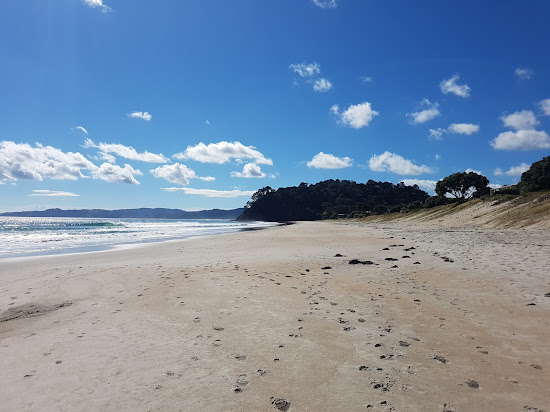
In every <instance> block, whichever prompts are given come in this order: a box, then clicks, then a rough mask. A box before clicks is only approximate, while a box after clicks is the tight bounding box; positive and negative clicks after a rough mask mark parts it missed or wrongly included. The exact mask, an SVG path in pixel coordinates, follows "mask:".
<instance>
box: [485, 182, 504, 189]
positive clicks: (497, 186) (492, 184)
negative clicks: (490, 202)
mask: <svg viewBox="0 0 550 412" xmlns="http://www.w3.org/2000/svg"><path fill="white" fill-rule="evenodd" d="M487 186H488V187H490V188H491V189H500V188H501V187H502V185H499V184H498V183H489V184H488V185H487Z"/></svg>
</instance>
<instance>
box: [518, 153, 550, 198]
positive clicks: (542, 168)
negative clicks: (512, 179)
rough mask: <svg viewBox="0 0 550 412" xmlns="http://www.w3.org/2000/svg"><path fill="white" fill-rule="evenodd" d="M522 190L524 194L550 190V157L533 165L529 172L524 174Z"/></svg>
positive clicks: (521, 183)
mask: <svg viewBox="0 0 550 412" xmlns="http://www.w3.org/2000/svg"><path fill="white" fill-rule="evenodd" d="M520 188H521V191H522V192H534V191H537V190H547V189H550V156H546V157H545V158H543V159H542V160H539V161H538V162H535V163H533V164H532V165H531V167H530V168H529V170H527V171H526V172H523V174H522V175H521V181H520Z"/></svg>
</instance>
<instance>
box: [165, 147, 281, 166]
mask: <svg viewBox="0 0 550 412" xmlns="http://www.w3.org/2000/svg"><path fill="white" fill-rule="evenodd" d="M174 157H175V158H176V159H180V160H182V159H192V160H196V161H197V162H201V163H216V164H223V163H227V162H229V161H231V159H236V160H237V161H242V159H252V160H253V161H254V163H257V164H265V165H273V161H272V160H271V159H266V158H265V157H264V155H263V154H261V153H260V152H259V151H258V150H256V148H255V147H254V146H244V145H243V144H242V143H240V142H225V141H223V142H219V143H210V144H208V145H205V144H204V143H202V142H201V143H199V144H198V145H196V146H188V147H187V149H186V150H185V152H183V153H176V154H175V155H174Z"/></svg>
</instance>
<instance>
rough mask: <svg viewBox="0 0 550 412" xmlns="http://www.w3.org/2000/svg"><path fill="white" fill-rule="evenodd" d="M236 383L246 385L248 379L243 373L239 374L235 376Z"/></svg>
mask: <svg viewBox="0 0 550 412" xmlns="http://www.w3.org/2000/svg"><path fill="white" fill-rule="evenodd" d="M237 385H238V386H246V385H248V379H247V378H246V375H245V374H243V375H239V377H238V378H237Z"/></svg>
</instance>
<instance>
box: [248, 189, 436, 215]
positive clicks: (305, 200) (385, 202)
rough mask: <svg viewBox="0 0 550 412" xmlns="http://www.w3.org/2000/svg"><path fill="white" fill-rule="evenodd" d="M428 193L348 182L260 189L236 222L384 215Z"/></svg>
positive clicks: (422, 197) (419, 200)
mask: <svg viewBox="0 0 550 412" xmlns="http://www.w3.org/2000/svg"><path fill="white" fill-rule="evenodd" d="M427 198H428V194H427V193H426V192H424V191H423V190H420V188H419V187H418V186H416V185H414V186H405V185H404V184H401V183H400V184H397V185H394V184H393V183H389V182H375V181H374V180H369V181H368V182H367V183H356V182H353V181H349V180H325V181H323V182H319V183H316V184H312V185H309V184H307V183H301V184H300V185H299V186H293V187H282V188H279V189H277V190H273V189H272V188H270V187H269V186H268V187H264V188H263V189H260V190H258V191H257V192H256V193H254V195H253V196H252V200H251V201H250V202H248V203H247V204H246V206H245V208H244V211H243V214H242V215H241V216H239V218H238V219H239V220H267V221H275V222H276V221H290V220H317V219H330V218H333V217H337V216H338V215H341V214H344V215H350V214H352V213H355V212H356V213H363V214H365V213H366V212H372V211H373V210H374V209H375V208H376V207H377V206H380V207H378V209H376V212H378V213H384V212H387V211H388V209H389V208H390V207H391V206H395V205H405V204H409V203H412V202H414V201H418V202H424V201H425V200H426V199H427Z"/></svg>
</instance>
